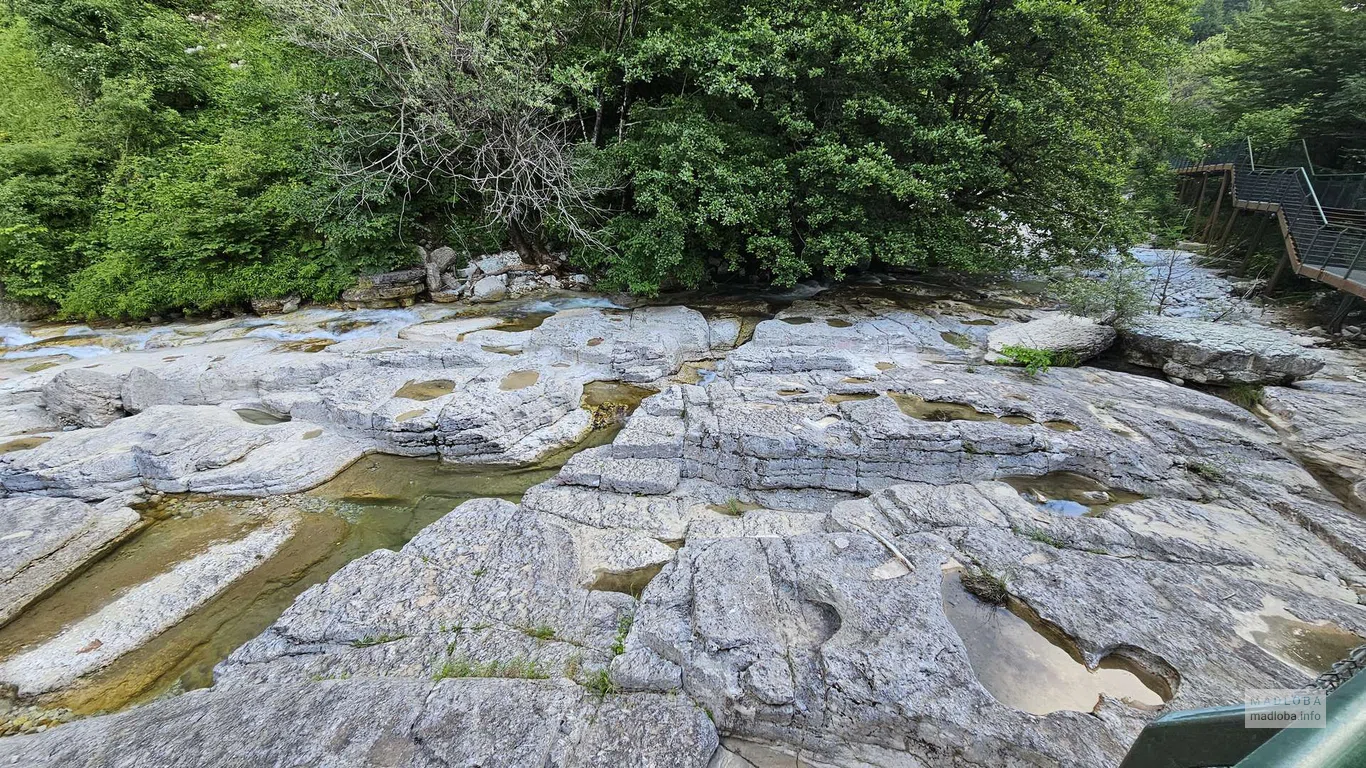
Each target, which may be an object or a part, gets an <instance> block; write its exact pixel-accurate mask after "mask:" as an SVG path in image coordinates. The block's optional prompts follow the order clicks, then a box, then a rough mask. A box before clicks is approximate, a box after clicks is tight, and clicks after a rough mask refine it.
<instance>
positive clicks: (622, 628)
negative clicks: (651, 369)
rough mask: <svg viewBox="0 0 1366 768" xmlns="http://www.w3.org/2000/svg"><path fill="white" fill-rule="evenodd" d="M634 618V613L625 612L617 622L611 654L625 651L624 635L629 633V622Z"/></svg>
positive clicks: (619, 653) (615, 654) (633, 620)
mask: <svg viewBox="0 0 1366 768" xmlns="http://www.w3.org/2000/svg"><path fill="white" fill-rule="evenodd" d="M635 620H636V617H635V614H627V615H625V616H622V617H621V620H620V621H618V622H617V637H616V640H614V641H613V642H612V655H613V656H620V655H621V654H623V653H626V636H627V635H629V634H631V624H633V623H634V622H635Z"/></svg>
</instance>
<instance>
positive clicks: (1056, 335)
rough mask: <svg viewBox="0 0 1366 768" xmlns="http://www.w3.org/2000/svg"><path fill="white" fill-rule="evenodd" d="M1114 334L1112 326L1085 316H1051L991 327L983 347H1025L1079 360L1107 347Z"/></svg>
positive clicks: (991, 348) (998, 349) (1000, 348)
mask: <svg viewBox="0 0 1366 768" xmlns="http://www.w3.org/2000/svg"><path fill="white" fill-rule="evenodd" d="M1116 335H1117V334H1116V332H1115V329H1114V328H1111V327H1110V326H1108V325H1101V324H1100V323H1097V322H1096V321H1094V320H1092V319H1090V318H1088V317H1078V316H1076V315H1054V316H1053V317H1046V318H1043V319H1041V320H1034V321H1031V322H1028V323H1020V324H1019V325H1008V326H1005V327H1003V328H996V329H994V330H992V331H991V333H989V334H987V349H988V350H990V351H992V352H997V353H999V352H1000V351H1001V350H1002V349H1004V348H1006V347H1028V348H1030V349H1040V350H1043V351H1045V352H1051V353H1053V354H1054V355H1055V356H1066V355H1072V356H1075V357H1076V359H1077V360H1078V361H1082V360H1089V359H1090V358H1093V357H1095V356H1096V355H1099V354H1100V353H1101V352H1104V351H1105V350H1107V349H1109V348H1110V345H1111V344H1114V343H1115V336H1116ZM1056 359H1057V358H1056V357H1055V360H1056Z"/></svg>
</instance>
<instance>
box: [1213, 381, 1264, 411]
mask: <svg viewBox="0 0 1366 768" xmlns="http://www.w3.org/2000/svg"><path fill="white" fill-rule="evenodd" d="M1223 394H1224V397H1225V398H1226V399H1227V400H1228V401H1229V402H1231V403H1233V404H1235V405H1239V406H1242V407H1243V408H1246V409H1247V410H1249V411H1250V410H1252V409H1253V408H1256V407H1257V406H1259V405H1261V404H1262V400H1263V399H1264V398H1265V397H1266V390H1265V389H1264V388H1262V387H1260V386H1257V385H1255V384H1234V385H1233V386H1231V387H1229V388H1228V389H1227V390H1226V391H1225V392H1224V393H1223Z"/></svg>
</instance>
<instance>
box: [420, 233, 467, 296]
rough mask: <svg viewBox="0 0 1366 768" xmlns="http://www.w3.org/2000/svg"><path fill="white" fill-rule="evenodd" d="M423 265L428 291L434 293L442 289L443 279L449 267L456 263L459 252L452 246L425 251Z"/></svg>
mask: <svg viewBox="0 0 1366 768" xmlns="http://www.w3.org/2000/svg"><path fill="white" fill-rule="evenodd" d="M422 253H423V259H422V262H423V264H422V267H423V269H424V270H425V271H426V274H427V291H428V293H431V294H433V295H435V294H437V293H438V292H440V291H441V289H442V281H443V278H444V275H445V273H446V270H447V269H450V266H451V265H452V264H454V263H455V261H456V259H457V258H458V254H457V253H456V252H455V249H454V248H451V247H450V246H444V245H443V246H442V247H440V248H433V249H432V250H431V251H430V252H428V251H423V252H422Z"/></svg>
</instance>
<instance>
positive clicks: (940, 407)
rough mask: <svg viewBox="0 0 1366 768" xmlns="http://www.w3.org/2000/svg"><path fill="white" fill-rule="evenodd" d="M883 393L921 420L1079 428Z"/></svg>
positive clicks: (946, 402) (949, 402) (1067, 428)
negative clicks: (995, 422) (992, 422)
mask: <svg viewBox="0 0 1366 768" xmlns="http://www.w3.org/2000/svg"><path fill="white" fill-rule="evenodd" d="M887 396H888V397H890V398H892V401H893V402H895V403H896V407H897V408H900V409H901V412H902V413H904V414H906V415H907V416H910V417H911V418H913V419H919V420H921V421H999V422H1001V423H1003V424H1013V425H1015V426H1029V425H1033V424H1040V423H1041V424H1043V426H1045V427H1048V428H1049V429H1051V430H1053V431H1054V432H1076V431H1077V430H1078V429H1080V427H1078V426H1077V425H1076V424H1073V423H1072V422H1070V421H1061V420H1052V421H1044V422H1038V421H1035V420H1034V419H1031V418H1030V417H1028V416H1025V415H1022V414H1007V415H1005V416H998V415H996V414H994V413H989V412H986V411H979V410H977V409H976V408H974V407H972V406H971V405H967V404H965V403H955V402H951V401H947V400H926V399H924V398H922V397H918V396H916V395H909V394H906V393H904V392H888V393H887Z"/></svg>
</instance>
